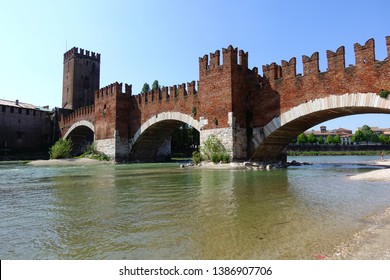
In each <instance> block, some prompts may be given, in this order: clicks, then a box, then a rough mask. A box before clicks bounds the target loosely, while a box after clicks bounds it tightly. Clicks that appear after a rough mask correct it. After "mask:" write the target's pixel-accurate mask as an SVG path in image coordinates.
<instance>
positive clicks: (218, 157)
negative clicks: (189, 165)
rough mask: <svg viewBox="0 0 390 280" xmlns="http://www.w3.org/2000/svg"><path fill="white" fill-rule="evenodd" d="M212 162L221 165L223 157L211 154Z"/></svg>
mask: <svg viewBox="0 0 390 280" xmlns="http://www.w3.org/2000/svg"><path fill="white" fill-rule="evenodd" d="M211 161H212V162H214V163H219V162H220V161H221V155H220V154H218V153H212V154H211Z"/></svg>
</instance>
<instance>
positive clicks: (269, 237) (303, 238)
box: [0, 156, 390, 259]
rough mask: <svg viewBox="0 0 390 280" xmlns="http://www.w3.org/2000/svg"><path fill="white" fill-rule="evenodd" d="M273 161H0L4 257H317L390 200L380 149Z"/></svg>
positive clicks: (363, 224) (0, 229) (329, 252)
mask: <svg viewBox="0 0 390 280" xmlns="http://www.w3.org/2000/svg"><path fill="white" fill-rule="evenodd" d="M293 159H295V160H298V161H307V162H313V163H314V164H313V165H306V166H300V167H289V168H287V169H279V170H270V171H252V170H211V169H200V168H179V164H177V163H169V164H124V165H114V164H98V165H86V166H31V165H25V164H20V163H13V164H10V163H7V164H4V163H3V164H0V259H314V258H316V256H318V255H325V256H330V255H332V254H334V253H335V250H336V248H337V247H338V246H339V245H340V244H343V243H344V242H346V241H348V239H350V238H351V236H353V235H354V233H356V232H358V231H359V230H361V229H363V228H365V227H368V226H371V225H372V223H375V219H372V217H374V216H375V215H377V214H379V213H382V212H383V211H384V210H385V209H386V208H387V207H389V206H390V186H389V184H388V183H387V184H386V183H383V182H367V181H352V180H349V179H348V176H349V175H353V174H357V173H360V172H366V171H368V170H370V169H373V167H370V166H367V165H366V164H367V162H370V161H372V160H378V157H352V156H343V157H304V158H296V157H294V158H289V160H293Z"/></svg>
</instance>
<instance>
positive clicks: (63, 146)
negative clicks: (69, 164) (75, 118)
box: [49, 138, 72, 159]
mask: <svg viewBox="0 0 390 280" xmlns="http://www.w3.org/2000/svg"><path fill="white" fill-rule="evenodd" d="M49 155H50V158H51V159H59V158H69V157H71V155H72V140H71V139H63V138H60V139H59V140H58V141H57V142H56V143H55V144H54V145H53V146H52V147H51V148H50V149H49Z"/></svg>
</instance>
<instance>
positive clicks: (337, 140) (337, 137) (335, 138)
mask: <svg viewBox="0 0 390 280" xmlns="http://www.w3.org/2000/svg"><path fill="white" fill-rule="evenodd" d="M333 143H335V144H341V139H340V136H339V135H338V134H336V135H335V136H334V137H333Z"/></svg>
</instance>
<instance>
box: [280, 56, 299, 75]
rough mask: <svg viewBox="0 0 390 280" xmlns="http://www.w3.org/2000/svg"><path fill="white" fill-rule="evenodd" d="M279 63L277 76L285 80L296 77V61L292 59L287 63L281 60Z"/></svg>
mask: <svg viewBox="0 0 390 280" xmlns="http://www.w3.org/2000/svg"><path fill="white" fill-rule="evenodd" d="M281 62H282V67H281V72H280V73H277V76H278V77H282V78H285V79H288V78H295V77H296V75H297V59H296V58H295V57H293V58H291V59H290V60H289V61H288V62H287V61H286V60H282V61H281ZM279 69H280V68H279Z"/></svg>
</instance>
